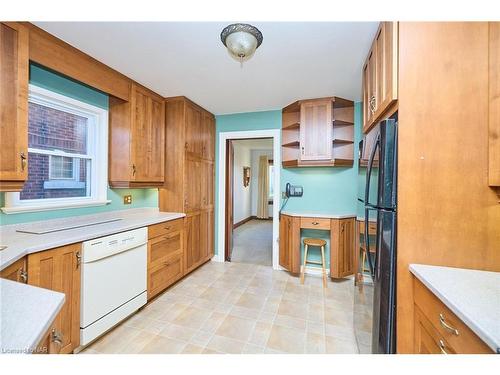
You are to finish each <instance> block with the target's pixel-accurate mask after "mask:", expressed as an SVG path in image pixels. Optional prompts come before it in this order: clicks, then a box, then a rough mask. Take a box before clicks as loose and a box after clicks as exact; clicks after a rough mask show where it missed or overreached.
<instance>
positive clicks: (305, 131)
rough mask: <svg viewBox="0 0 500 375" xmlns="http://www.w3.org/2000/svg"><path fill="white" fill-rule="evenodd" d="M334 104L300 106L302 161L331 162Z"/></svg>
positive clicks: (320, 103) (306, 104) (305, 104)
mask: <svg viewBox="0 0 500 375" xmlns="http://www.w3.org/2000/svg"><path fill="white" fill-rule="evenodd" d="M332 111H333V102H332V100H330V99H327V100H311V101H305V102H303V103H301V105H300V160H331V159H332V130H333V117H332Z"/></svg>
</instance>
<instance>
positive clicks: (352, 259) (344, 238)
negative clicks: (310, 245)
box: [279, 210, 358, 278]
mask: <svg viewBox="0 0 500 375" xmlns="http://www.w3.org/2000/svg"><path fill="white" fill-rule="evenodd" d="M355 223H356V215H354V214H351V215H335V214H325V213H313V212H294V211H286V210H285V211H283V212H281V214H280V259H279V263H280V266H281V267H283V268H285V269H286V270H288V271H290V272H291V273H292V274H296V275H298V274H299V272H300V265H301V262H300V259H301V250H300V249H301V239H300V230H301V229H318V230H327V231H330V277H332V278H341V277H346V276H349V275H352V274H354V273H355V272H356V269H357V262H358V261H357V258H358V256H357V253H358V252H357V251H355V232H356V229H355V227H356V226H355Z"/></svg>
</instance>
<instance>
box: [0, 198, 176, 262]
mask: <svg viewBox="0 0 500 375" xmlns="http://www.w3.org/2000/svg"><path fill="white" fill-rule="evenodd" d="M184 216H186V215H185V214H184V213H177V212H159V210H158V209H157V208H133V209H128V210H116V211H108V212H104V213H99V214H93V215H82V216H75V217H67V218H61V219H52V220H45V221H43V226H44V227H48V226H49V225H51V224H54V225H55V226H57V225H61V224H62V223H64V224H68V223H71V221H74V222H75V223H77V224H78V225H84V224H85V222H86V221H88V222H89V223H92V222H95V221H97V220H112V219H120V220H119V221H113V222H107V223H102V224H93V225H90V226H82V227H80V228H74V229H67V230H62V231H58V232H52V233H46V234H30V233H20V232H16V230H17V229H20V228H24V229H25V228H27V227H29V226H30V225H33V226H40V224H41V222H32V223H22V224H12V225H4V226H0V245H2V246H7V248H6V249H4V250H1V251H0V270H3V269H4V268H5V267H7V266H9V265H11V264H12V263H14V262H15V261H16V260H18V259H21V258H22V257H23V256H25V255H27V254H31V253H36V252H39V251H43V250H48V249H52V248H55V247H59V246H64V245H68V244H72V243H77V242H82V241H87V240H91V239H94V238H98V237H103V236H108V235H110V234H114V233H119V232H124V231H127V230H131V229H136V228H141V227H145V226H148V225H152V224H157V223H161V222H165V221H169V220H174V219H178V218H181V217H184Z"/></svg>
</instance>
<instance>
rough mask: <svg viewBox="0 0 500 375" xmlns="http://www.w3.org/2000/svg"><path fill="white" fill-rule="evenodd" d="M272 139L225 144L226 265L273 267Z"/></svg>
mask: <svg viewBox="0 0 500 375" xmlns="http://www.w3.org/2000/svg"><path fill="white" fill-rule="evenodd" d="M273 155H274V152H273V139H272V138H256V139H255V138H254V139H237V140H233V139H228V140H227V141H226V219H225V227H226V238H225V259H224V260H225V261H232V262H236V263H249V264H255V265H262V266H272V253H273V249H272V244H273V238H272V233H273V225H272V220H273V205H274V199H273V193H274V192H273V190H274V186H273V182H274V158H273Z"/></svg>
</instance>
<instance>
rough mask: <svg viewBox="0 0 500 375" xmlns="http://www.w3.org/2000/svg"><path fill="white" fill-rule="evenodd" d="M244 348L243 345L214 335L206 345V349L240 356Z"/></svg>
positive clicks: (240, 342)
mask: <svg viewBox="0 0 500 375" xmlns="http://www.w3.org/2000/svg"><path fill="white" fill-rule="evenodd" d="M244 347H245V343H244V342H242V341H237V340H233V339H230V338H228V337H222V336H217V335H215V336H214V337H212V339H211V340H210V342H209V343H208V345H207V349H211V350H215V351H218V352H221V353H228V354H240V353H241V352H242V351H243V348H244Z"/></svg>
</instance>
